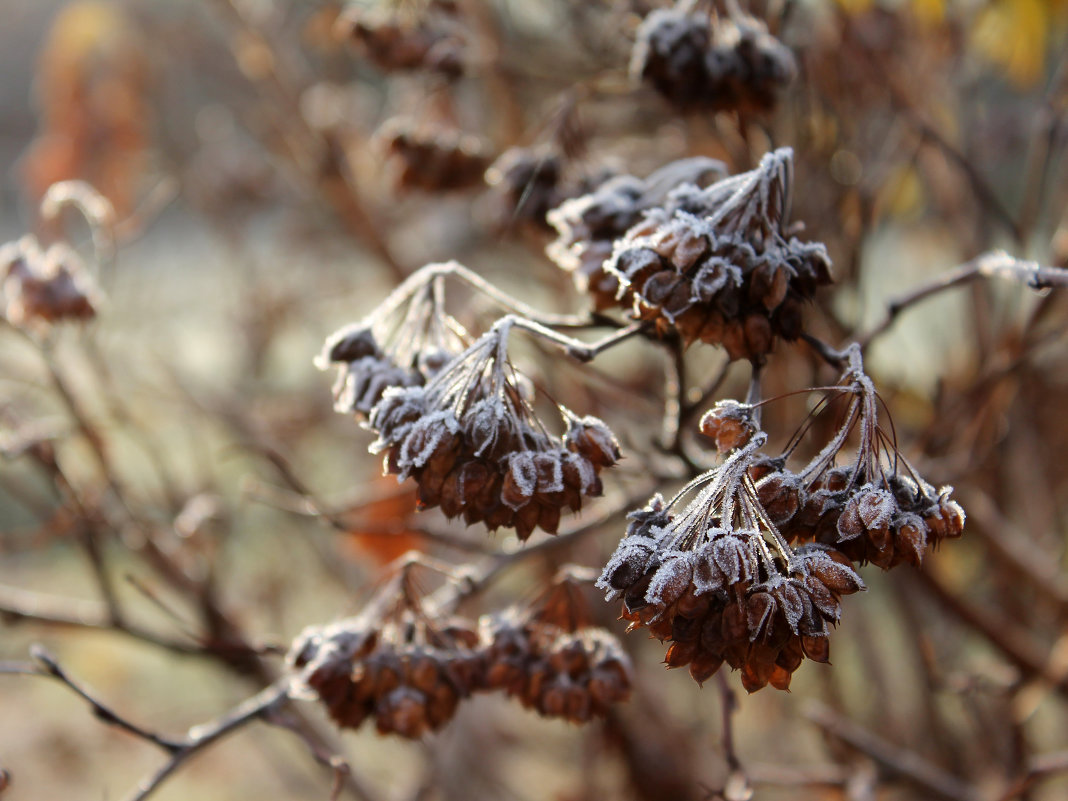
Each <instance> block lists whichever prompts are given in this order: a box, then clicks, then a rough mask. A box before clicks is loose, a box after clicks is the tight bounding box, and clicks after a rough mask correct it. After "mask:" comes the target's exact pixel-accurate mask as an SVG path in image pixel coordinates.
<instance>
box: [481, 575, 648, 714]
mask: <svg viewBox="0 0 1068 801" xmlns="http://www.w3.org/2000/svg"><path fill="white" fill-rule="evenodd" d="M575 590H576V588H575V587H574V586H573V585H572V584H571V582H570V581H569V580H567V579H565V580H563V581H560V582H559V583H557V584H556V585H555V586H553V587H550V589H549V590H548V591H547V592H546V593H545V594H544V595H543V597H542V598H541V599H539V600H538V601H537V602H535V603H533V604H531V605H529V606H527V607H525V608H524V607H512V608H509V609H506V610H504V611H503V612H497V613H495V614H492V615H483V616H482V618H481V619H480V621H479V628H480V631H481V634H482V638H483V644H484V646H483V647H484V653H485V655H486V687H487V689H497V690H503V691H504V692H505V693H507V694H508V695H510V696H513V697H515V698H518V699H519V701H520V702H521V703H522V704H523V706H525V707H528V708H531V709H535V710H537V711H538V712H539V713H540V714H541V715H543V716H545V717H559V718H565V719H567V720H569V721H571V722H573V723H585V722H587V721H588V720H590V719H591V718H593V717H601V716H604V715H605V714H607V712H608V710H609V709H610V708H611V707H612V705H613V704H616V703H619V702H621V701H624V700H626V698H627V697H628V696H629V694H630V687H631V678H630V677H631V666H630V660H629V658H628V657H627V655H626V654H625V653H624V651H623V648H622V646H621V645H620V643H619V641H618V640H617V639H616V637H615V636H614V635H613V634H611V633H610V632H608V631H606V630H605V629H602V628H597V627H593V626H590V625H588V619H589V616H588V611H587V610H586V609H585V605H584V602H583V601H582V600H581V599H580V598H578V597H577V593H576V591H575Z"/></svg>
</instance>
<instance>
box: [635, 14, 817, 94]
mask: <svg viewBox="0 0 1068 801" xmlns="http://www.w3.org/2000/svg"><path fill="white" fill-rule="evenodd" d="M630 69H631V74H632V75H633V76H634V77H635V78H637V79H639V80H641V81H643V82H646V83H649V84H651V85H652V86H653V87H654V88H655V89H656V91H657V92H659V93H660V94H661V95H662V96H663V97H664V98H665V99H667V100H668V101H669V102H670V103H671V104H672V105H674V106H676V107H678V108H680V109H683V110H711V111H720V110H725V109H731V110H736V109H737V110H743V111H749V112H752V111H766V110H768V109H770V108H771V107H772V106H773V105H774V103H775V94H776V92H777V90H778V89H780V88H782V87H784V86H786V85H788V84H789V83H790V82H791V81H792V80H793V79H794V77H795V75H796V73H797V65H796V62H795V61H794V57H793V54H792V53H791V52H790V51H789V50H788V49H787V48H786V47H784V46H783V45H782V43H781V42H779V41H778V40H777V39H775V38H774V37H773V36H771V34H769V33H768V30H767V27H766V26H765V25H764V24H763V23H761V22H760V21H758V20H756V19H754V18H752V17H748V16H745V15H741V14H736V13H735V12H734V11H733V10H732V14H731V16H730V17H723V18H721V17H714V18H713V17H710V16H709V15H708V14H706V13H702V12H699V11H695V10H693V9H692V4H689V3H681V2H680V3H679V4H678V5H677V6H676V7H675V8H671V9H657V10H655V11H653V12H652V13H650V14H649V16H647V17H646V18H645V20H644V21H643V22H642V24H641V27H639V29H638V35H637V40H636V42H635V45H634V50H633V52H632V55H631V65H630Z"/></svg>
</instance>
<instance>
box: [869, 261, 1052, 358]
mask: <svg viewBox="0 0 1068 801" xmlns="http://www.w3.org/2000/svg"><path fill="white" fill-rule="evenodd" d="M977 278H1005V279H1008V280H1010V281H1016V282H1017V283H1023V284H1025V285H1026V286H1029V287H1030V288H1031V289H1036V290H1038V289H1051V288H1058V289H1060V288H1064V287H1068V270H1062V269H1060V268H1059V267H1043V266H1041V265H1039V264H1038V263H1036V262H1033V261H1023V260H1022V259H1017V258H1016V257H1014V256H1010V255H1009V254H1008V253H1006V252H1005V251H1003V250H992V251H989V252H987V253H983V254H982V255H980V256H976V257H975V258H974V259H972V260H970V261H967V262H965V263H964V264H962V265H960V266H959V267H955V268H954V269H952V270H950V271H949V272H946V273H943V274H942V275H940V276H938V277H936V278H935V279H933V280H932V281H930V282H928V283H926V284H921V285H920V286H918V287H916V288H915V289H913V290H911V291H909V292H907V293H905V294H904V295H901V296H900V297H898V298H896V299H894V300H892V301H890V303H889V304H887V315H886V318H885V319H884V320H883V321H882V322H881V323H879V324H878V325H877V326H875V328H873V329H872V330H871V331H868V332H867V333H866V334H864V335H863V336H860V337H858V339H857V341H858V342H859V343H860V346H861V348H867V347H868V345H870V344H871V342H872V340H874V339H875V338H876V337H878V336H879V335H881V334H882V333H883V332H885V331H886V330H887V329H888V328H890V326H892V325H893V324H894V321H895V320H896V319H897V317H898V315H899V314H901V312H903V311H905V309H908V308H910V307H911V306H914V305H915V304H917V303H919V302H920V301H922V300H926V299H927V298H929V297H931V296H932V295H937V294H938V293H940V292H944V291H945V290H947V289H952V288H954V287H958V286H961V285H963V284H966V283H968V282H970V281H974V280H975V279H977Z"/></svg>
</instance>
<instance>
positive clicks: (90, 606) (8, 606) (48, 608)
mask: <svg viewBox="0 0 1068 801" xmlns="http://www.w3.org/2000/svg"><path fill="white" fill-rule="evenodd" d="M0 620H6V621H9V622H14V621H19V620H28V621H33V622H35V623H41V624H44V625H48V626H60V627H71V628H83V629H98V630H101V631H116V632H119V633H121V634H125V635H126V636H128V637H132V638H134V639H136V640H141V641H142V642H147V643H151V644H152V645H157V646H159V647H161V648H165V649H167V650H168V651H173V652H175V653H179V654H191V655H192V654H204V653H206V652H207V651H206V649H205V648H204V647H203V646H200V645H197V644H196V643H195V642H183V641H181V640H174V639H170V638H167V637H164V636H162V635H159V634H156V633H154V632H151V631H148V630H147V629H142V628H140V627H138V626H135V625H133V624H131V623H130V622H129V621H128V620H119V621H116V620H114V619H113V618H112V617H111V614H110V612H109V611H108V608H107V605H106V604H102V603H99V602H96V601H82V600H77V599H73V598H63V597H60V596H57V595H46V594H44V593H38V592H30V591H29V590H21V589H17V588H15V587H8V586H3V585H0Z"/></svg>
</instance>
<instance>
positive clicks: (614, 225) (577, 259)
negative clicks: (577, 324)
mask: <svg viewBox="0 0 1068 801" xmlns="http://www.w3.org/2000/svg"><path fill="white" fill-rule="evenodd" d="M724 175H726V168H725V167H724V165H723V163H722V162H719V161H716V160H715V159H709V158H702V157H696V158H690V159H681V160H679V161H674V162H672V163H670V164H668V165H666V166H664V167H662V168H661V169H659V170H657V171H656V172H654V173H653V174H652V175H650V176H649V177H648V178H645V179H644V180H643V179H641V178H636V177H634V176H633V175H619V176H616V177H614V178H610V179H608V180H607V181H605V182H604V183H602V184H601V185H600V186H598V187H597V188H596V189H595V190H594V191H593V192H590V193H588V194H584V195H581V196H579V197H575V198H572V199H570V200H567V201H565V202H564V203H562V204H561V205H560V206H559V207H558V208H555V209H553V210H552V211H550V212H549V213H548V221H549V223H550V224H551V225H552V226H553V228H555V229H556V232H557V234H558V236H557V239H556V241H555V242H553V243H551V244H550V245H549V247H548V248H547V249H546V253H547V254H548V256H549V258H551V259H552V260H553V261H554V262H556V264H557V265H558V266H559V267H560V268H561V269H563V270H566V271H568V272H569V273H571V274H572V276H573V278H574V280H575V285H576V287H577V288H578V290H579V291H580V292H586V293H588V294H589V295H590V296H591V298H592V299H593V305H594V308H596V309H597V310H603V309H608V308H611V307H613V306H617V305H619V303H620V287H619V281H618V279H617V276H615V275H613V274H611V273H608V272H606V271H605V269H604V263H605V261H606V260H607V259H608V258H609V257H610V256H611V255H612V250H613V247H614V243H615V241H616V240H617V239H619V238H620V237H622V236H623V235H624V234H625V233H626V232H627V231H628V230H629V229H630V228H631V227H633V226H634V225H636V224H637V223H639V222H640V221H641V220H642V216H643V215H644V213H645V212H646V211H648V210H649V209H652V208H654V207H659V206H662V205H663V204H664V203H665V202H667V198H668V197H669V194H670V193H673V192H677V191H679V187H682V186H686V187H692V191H697V189H698V185H700V184H703V183H704V182H705V181H706V180H708V179H709V178H721V177H723V176H724Z"/></svg>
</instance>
